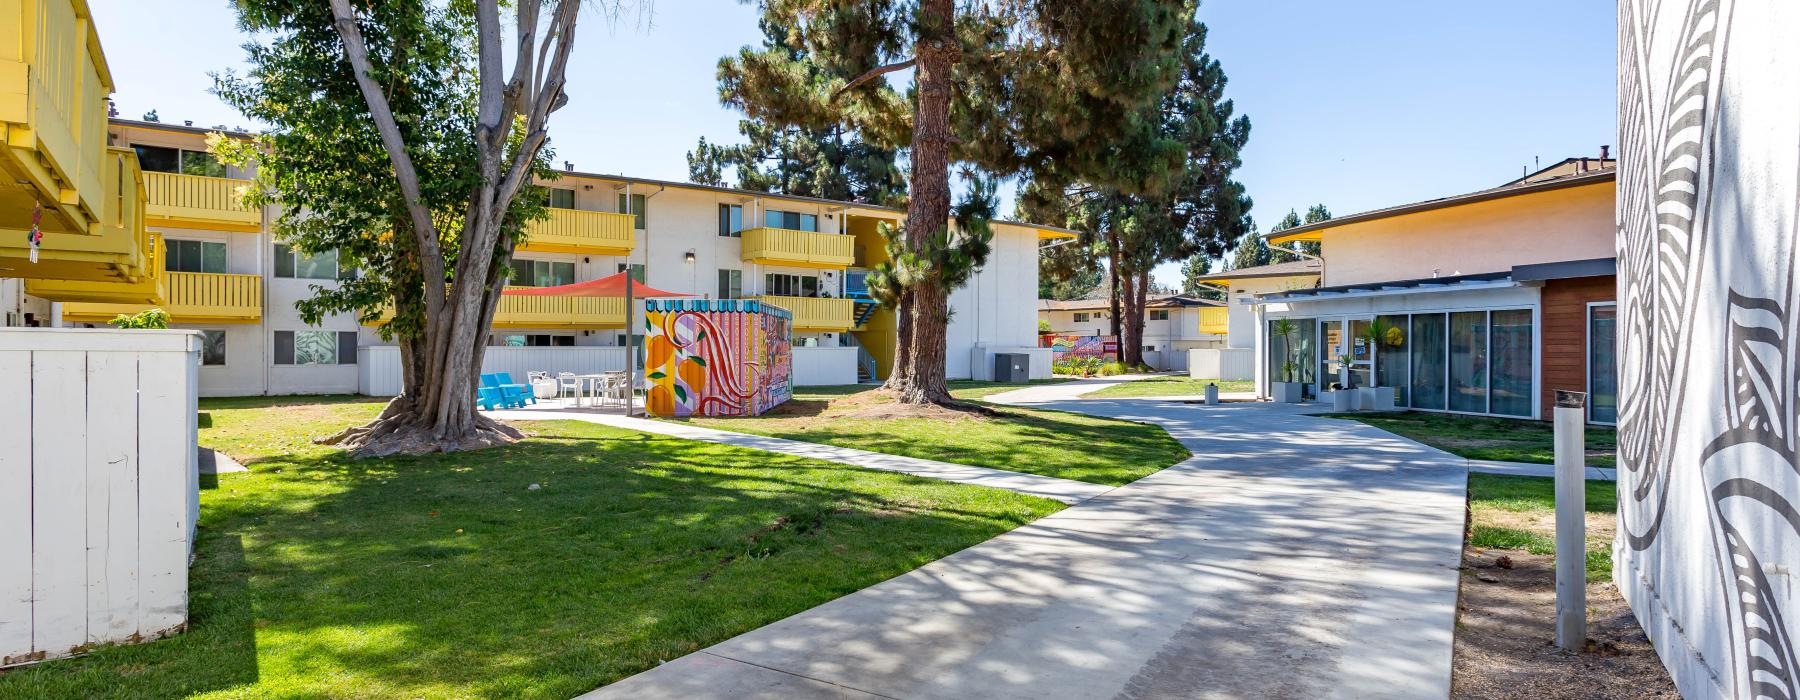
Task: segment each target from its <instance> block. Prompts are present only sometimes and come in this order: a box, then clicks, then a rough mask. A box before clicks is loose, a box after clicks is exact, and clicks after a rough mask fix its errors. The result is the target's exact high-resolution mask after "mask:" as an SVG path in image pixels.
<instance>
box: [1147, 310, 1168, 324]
mask: <svg viewBox="0 0 1800 700" xmlns="http://www.w3.org/2000/svg"><path fill="white" fill-rule="evenodd" d="M1150 320H1152V321H1167V320H1169V310H1168V309H1154V310H1152V311H1151V312H1150Z"/></svg>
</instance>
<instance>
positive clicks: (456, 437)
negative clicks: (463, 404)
mask: <svg viewBox="0 0 1800 700" xmlns="http://www.w3.org/2000/svg"><path fill="white" fill-rule="evenodd" d="M524 437H525V434H524V433H521V432H519V430H518V429H517V428H514V427H512V426H510V425H507V424H505V423H501V422H500V421H497V420H494V419H492V418H489V417H487V416H483V415H476V416H475V417H474V420H473V421H472V425H471V426H470V427H469V429H468V430H465V431H458V432H456V433H449V432H446V433H445V434H442V435H440V434H439V431H438V430H437V429H436V428H435V427H434V426H432V425H430V424H429V422H427V421H425V420H424V419H423V418H422V417H420V416H417V415H415V414H413V413H412V412H411V411H409V410H405V409H404V408H401V409H398V410H397V409H396V408H395V404H393V403H390V404H388V408H387V409H385V410H383V411H382V412H381V416H380V417H377V418H376V419H375V420H373V421H370V422H369V423H367V424H365V425H358V426H353V427H350V428H345V429H344V430H343V431H341V432H339V433H337V434H335V435H330V436H327V437H322V438H319V439H318V440H315V441H314V442H315V443H317V444H320V445H336V446H338V447H342V448H344V449H345V450H348V451H349V453H350V456H351V457H353V458H356V459H364V458H368V457H388V456H392V455H422V454H432V453H435V452H465V451H468V450H480V449H486V448H489V447H500V446H503V445H510V444H513V443H515V442H518V441H519V440H522V439H524Z"/></svg>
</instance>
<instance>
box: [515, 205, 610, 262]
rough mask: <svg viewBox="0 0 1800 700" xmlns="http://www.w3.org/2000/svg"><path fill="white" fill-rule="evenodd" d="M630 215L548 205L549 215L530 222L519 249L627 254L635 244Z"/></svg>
mask: <svg viewBox="0 0 1800 700" xmlns="http://www.w3.org/2000/svg"><path fill="white" fill-rule="evenodd" d="M632 234H633V217H632V216H631V215H630V214H614V213H612V212H604V211H580V210H576V209H551V210H550V218H548V219H543V220H539V221H534V222H532V223H531V225H530V227H529V228H527V230H526V232H525V245H522V246H519V250H522V251H527V252H541V253H584V254H588V255H627V254H629V253H631V249H632V248H634V247H635V246H636V239H635V238H634V237H633V235H632Z"/></svg>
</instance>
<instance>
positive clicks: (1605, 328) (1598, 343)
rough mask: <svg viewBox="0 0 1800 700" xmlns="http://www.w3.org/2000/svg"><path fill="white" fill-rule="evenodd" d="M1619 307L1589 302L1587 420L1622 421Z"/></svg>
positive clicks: (1601, 421) (1600, 421) (1602, 421)
mask: <svg viewBox="0 0 1800 700" xmlns="http://www.w3.org/2000/svg"><path fill="white" fill-rule="evenodd" d="M1618 322H1619V307H1618V305H1617V304H1613V303H1607V304H1593V305H1590V306H1588V332H1587V376H1588V385H1587V390H1588V420H1591V421H1593V422H1595V423H1617V422H1619V355H1618V351H1619V349H1618V328H1617V326H1618Z"/></svg>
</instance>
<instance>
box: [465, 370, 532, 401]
mask: <svg viewBox="0 0 1800 700" xmlns="http://www.w3.org/2000/svg"><path fill="white" fill-rule="evenodd" d="M481 389H485V390H488V391H490V392H492V393H493V395H494V396H497V397H498V399H497V400H498V403H499V405H500V407H501V408H515V407H520V406H524V405H525V399H524V397H522V396H520V395H518V394H517V393H516V392H513V391H508V390H507V387H506V385H505V384H504V383H502V382H501V381H500V375H498V374H484V375H481ZM476 398H477V399H480V398H481V396H480V390H477V392H476Z"/></svg>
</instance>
